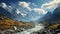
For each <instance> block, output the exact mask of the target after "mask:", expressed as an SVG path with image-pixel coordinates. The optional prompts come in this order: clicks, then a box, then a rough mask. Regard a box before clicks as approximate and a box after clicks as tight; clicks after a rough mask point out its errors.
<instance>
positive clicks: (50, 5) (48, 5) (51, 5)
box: [41, 0, 60, 10]
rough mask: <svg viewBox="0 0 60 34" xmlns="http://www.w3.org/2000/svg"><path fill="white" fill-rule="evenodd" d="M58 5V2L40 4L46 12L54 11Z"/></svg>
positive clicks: (59, 0) (58, 0) (55, 0)
mask: <svg viewBox="0 0 60 34" xmlns="http://www.w3.org/2000/svg"><path fill="white" fill-rule="evenodd" d="M59 4H60V0H53V1H50V2H49V3H45V4H42V6H41V8H43V9H45V10H47V9H49V10H54V9H56V8H57V7H58V6H59Z"/></svg>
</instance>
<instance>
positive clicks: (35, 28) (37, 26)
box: [16, 24, 44, 34]
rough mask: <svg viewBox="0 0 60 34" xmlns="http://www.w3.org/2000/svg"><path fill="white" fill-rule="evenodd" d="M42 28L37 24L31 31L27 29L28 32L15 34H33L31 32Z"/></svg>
mask: <svg viewBox="0 0 60 34" xmlns="http://www.w3.org/2000/svg"><path fill="white" fill-rule="evenodd" d="M43 28H44V26H43V25H42V24H38V25H35V27H34V28H32V29H28V30H25V31H22V32H19V33H16V34H30V33H33V32H37V31H39V30H41V29H43Z"/></svg>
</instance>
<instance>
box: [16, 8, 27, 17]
mask: <svg viewBox="0 0 60 34" xmlns="http://www.w3.org/2000/svg"><path fill="white" fill-rule="evenodd" d="M16 14H21V15H22V16H23V17H25V16H26V15H27V14H26V13H22V12H21V11H20V10H19V9H17V10H16Z"/></svg>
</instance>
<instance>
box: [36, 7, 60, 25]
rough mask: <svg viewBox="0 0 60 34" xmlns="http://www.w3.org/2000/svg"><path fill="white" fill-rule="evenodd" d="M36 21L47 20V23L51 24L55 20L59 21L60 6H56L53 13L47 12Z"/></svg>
mask: <svg viewBox="0 0 60 34" xmlns="http://www.w3.org/2000/svg"><path fill="white" fill-rule="evenodd" d="M37 21H39V22H42V21H45V22H47V21H48V23H50V24H52V23H54V22H56V21H60V6H59V7H57V8H56V9H55V10H54V11H53V13H51V12H48V13H47V14H46V15H45V16H44V17H42V18H40V19H38V20H37Z"/></svg>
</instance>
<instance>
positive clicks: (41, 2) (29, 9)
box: [0, 0, 60, 22]
mask: <svg viewBox="0 0 60 34" xmlns="http://www.w3.org/2000/svg"><path fill="white" fill-rule="evenodd" d="M59 4H60V0H0V7H2V8H3V9H5V10H7V11H8V12H10V13H11V14H13V15H14V16H16V19H17V20H19V21H27V22H28V21H35V20H38V19H39V18H41V17H43V16H44V15H45V14H47V13H48V12H51V13H53V11H54V9H56V8H57V7H58V6H59ZM7 14H8V13H7Z"/></svg>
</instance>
